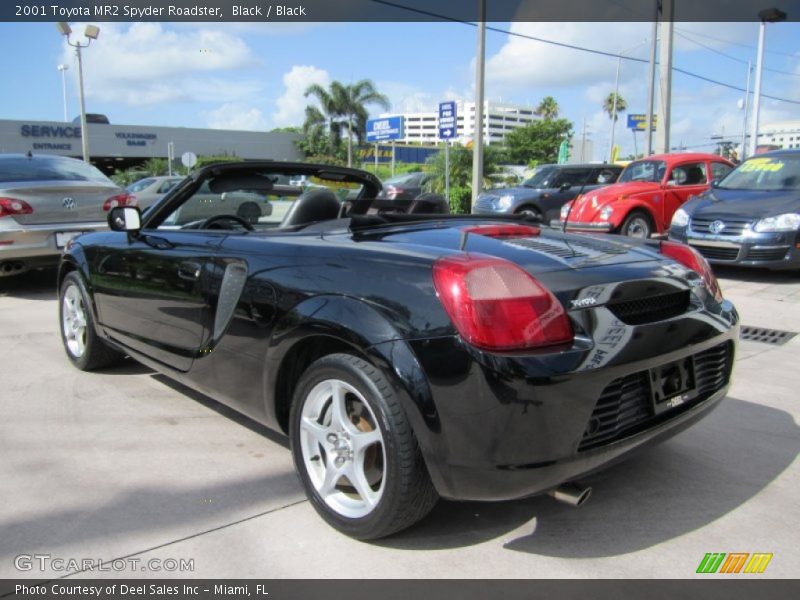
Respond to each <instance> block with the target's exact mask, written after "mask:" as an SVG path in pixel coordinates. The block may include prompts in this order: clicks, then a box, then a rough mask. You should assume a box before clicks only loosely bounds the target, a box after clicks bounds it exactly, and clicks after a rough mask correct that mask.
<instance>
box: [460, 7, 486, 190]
mask: <svg viewBox="0 0 800 600" xmlns="http://www.w3.org/2000/svg"><path fill="white" fill-rule="evenodd" d="M478 1H479V2H480V5H479V9H478V11H479V14H478V49H477V54H476V59H475V130H474V136H473V141H472V203H471V204H472V205H474V204H475V201H476V200H477V199H478V194H480V193H481V188H482V187H483V73H484V61H485V59H486V57H485V54H486V51H485V44H486V0H478ZM464 118H465V119H466V118H467V116H466V115H464Z"/></svg>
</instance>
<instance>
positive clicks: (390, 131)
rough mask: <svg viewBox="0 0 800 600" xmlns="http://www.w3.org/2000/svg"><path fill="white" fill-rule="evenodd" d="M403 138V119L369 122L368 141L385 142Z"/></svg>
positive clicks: (384, 119)
mask: <svg viewBox="0 0 800 600" xmlns="http://www.w3.org/2000/svg"><path fill="white" fill-rule="evenodd" d="M402 137H403V117H385V118H383V119H370V120H369V121H367V141H368V142H383V141H386V140H399V139H401V138H402Z"/></svg>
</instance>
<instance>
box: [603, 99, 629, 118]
mask: <svg viewBox="0 0 800 600" xmlns="http://www.w3.org/2000/svg"><path fill="white" fill-rule="evenodd" d="M615 98H616V101H617V108H616V110H614V99H615ZM627 109H628V103H627V101H626V100H625V98H623V97H622V96H620V95H619V94H615V93H614V92H610V93H609V94H608V96H606V98H605V100H603V112H604V113H606V114H607V115H608V118H609V119H612V118H613V119H614V120H615V121H616V120H617V119H619V113H621V112H625V111H626V110H627Z"/></svg>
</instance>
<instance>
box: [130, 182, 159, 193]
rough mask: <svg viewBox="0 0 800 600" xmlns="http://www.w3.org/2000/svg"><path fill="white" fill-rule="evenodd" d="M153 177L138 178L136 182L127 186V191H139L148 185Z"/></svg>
mask: <svg viewBox="0 0 800 600" xmlns="http://www.w3.org/2000/svg"><path fill="white" fill-rule="evenodd" d="M154 181H155V179H140V180H139V181H137V182H136V183H132V184H130V185H129V186H128V187H127V188H125V189H127V190H128V191H129V192H141V191H142V190H143V189H144V188H146V187H149V186H150V185H151V184H152V183H153V182H154Z"/></svg>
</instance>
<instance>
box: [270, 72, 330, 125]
mask: <svg viewBox="0 0 800 600" xmlns="http://www.w3.org/2000/svg"><path fill="white" fill-rule="evenodd" d="M330 82H331V76H330V74H329V73H328V72H327V71H325V70H324V69H318V68H317V67H314V66H311V65H295V66H293V67H292V69H291V70H290V71H289V72H287V73H285V74H284V75H283V85H284V88H285V90H284V92H283V94H281V96H280V97H279V98H278V99H277V100H276V101H275V104H276V105H277V107H278V110H277V111H275V112H274V113H273V115H272V121H273V124H274V125H275V126H276V127H285V126H289V125H301V124H302V123H303V120H304V119H305V109H306V106H307V105H308V104H309V102H311V101H313V99H311V98H306V97H305V93H306V90H307V89H308V87H309V86H310V85H313V84H315V83H316V84H319V85H321V86H322V87H328V85H329V84H330Z"/></svg>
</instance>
